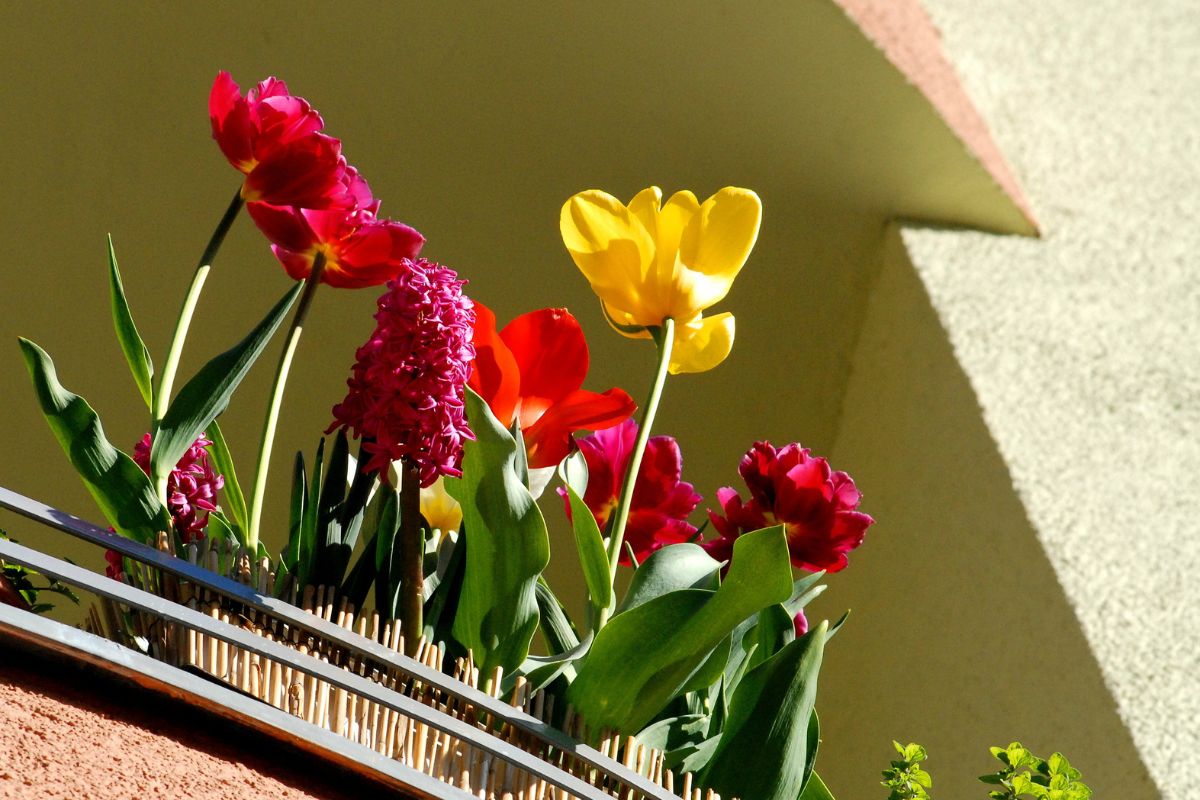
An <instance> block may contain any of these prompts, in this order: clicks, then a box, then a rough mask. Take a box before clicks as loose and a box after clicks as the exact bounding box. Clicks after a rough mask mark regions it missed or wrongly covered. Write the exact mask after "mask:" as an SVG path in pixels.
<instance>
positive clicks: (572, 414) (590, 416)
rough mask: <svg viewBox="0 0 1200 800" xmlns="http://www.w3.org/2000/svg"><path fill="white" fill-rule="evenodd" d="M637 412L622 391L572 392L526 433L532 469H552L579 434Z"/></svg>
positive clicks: (602, 426)
mask: <svg viewBox="0 0 1200 800" xmlns="http://www.w3.org/2000/svg"><path fill="white" fill-rule="evenodd" d="M477 346H478V345H477ZM636 410H637V404H636V403H634V402H633V398H632V397H630V396H629V395H628V394H626V393H625V392H624V391H622V390H620V389H616V388H614V389H609V390H608V391H607V392H604V393H603V394H597V393H596V392H589V391H586V390H583V389H580V390H578V391H575V392H571V393H570V394H569V395H567V396H566V397H565V398H563V399H561V400H559V401H557V402H555V403H554V405H552V406H550V407H549V408H548V409H547V410H546V412H545V413H544V414H542V415H541V417H540V418H539V419H538V420H537V421H536V422H534V423H533V425H531V426H530V427H529V428H526V429H525V431H524V433H525V448H526V453H527V454H528V457H529V466H530V468H532V469H537V468H539V467H552V466H554V465H555V464H557V463H559V462H560V461H562V460H563V459H564V458H566V457H567V455H568V454H569V453H570V452H571V434H572V433H574V432H575V431H578V430H584V429H586V430H591V431H598V430H603V429H605V428H611V427H612V426H614V425H618V424H620V423H622V422H624V421H625V420H627V419H628V418H629V417H630V415H631V414H633V412H634V411H636Z"/></svg>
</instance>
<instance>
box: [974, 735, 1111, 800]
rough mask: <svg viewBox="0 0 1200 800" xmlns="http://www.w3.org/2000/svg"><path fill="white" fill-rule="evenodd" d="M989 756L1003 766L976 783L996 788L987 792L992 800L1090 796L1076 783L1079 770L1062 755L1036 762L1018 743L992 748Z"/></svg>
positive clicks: (1075, 799) (1083, 798)
mask: <svg viewBox="0 0 1200 800" xmlns="http://www.w3.org/2000/svg"><path fill="white" fill-rule="evenodd" d="M991 753H992V755H993V756H994V757H995V758H996V760H997V761H999V762H1000V763H1001V764H1002V765H1003V766H1002V767H1001V768H1000V769H999V770H998V771H996V772H993V773H991V774H988V775H981V776H980V778H979V780H981V781H982V782H984V783H986V784H989V785H991V786H997V787H999V788H997V789H994V790H992V791H990V792H988V797H990V798H992V800H1026V799H1027V798H1045V799H1046V800H1087V799H1088V798H1089V797H1091V796H1092V790H1091V789H1090V788H1088V786H1087V784H1085V783H1083V782H1082V781H1081V780H1080V778H1081V777H1082V776H1081V775H1080V772H1079V770H1077V769H1075V768H1074V767H1072V766H1071V763H1070V762H1069V761H1067V757H1066V756H1064V755H1063V754H1062V753H1054V754H1053V755H1052V756H1050V758H1040V757H1038V756H1036V755H1034V754H1033V753H1032V752H1031V751H1029V750H1027V749H1026V748H1025V747H1022V746H1021V743H1020V742H1013V743H1012V744H1010V745H1009V746H1008V747H993V748H991Z"/></svg>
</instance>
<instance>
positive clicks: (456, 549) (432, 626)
mask: <svg viewBox="0 0 1200 800" xmlns="http://www.w3.org/2000/svg"><path fill="white" fill-rule="evenodd" d="M442 536H443V537H444V539H446V540H448V539H449V537H450V534H448V533H444V534H442ZM441 546H442V547H445V546H446V543H445V541H443V542H442V545H441ZM466 561H467V540H466V537H465V536H463V534H462V532H461V531H460V532H459V534H458V540H457V541H455V542H453V543H452V544H451V550H450V556H449V558H447V559H446V560H445V562H444V566H442V567H441V569H440V573H439V574H440V580H439V581H438V585H437V587H436V588H435V589H434V590H433V592H432V593H431V594H430V595H429V600H428V601H426V603H425V638H426V640H428V641H430V642H441V641H449V640H450V639H451V638H453V637H452V634H451V628H452V626H453V624H454V616H455V614H456V613H457V611H458V601H459V598H460V597H461V596H462V583H463V572H464V567H465V566H466Z"/></svg>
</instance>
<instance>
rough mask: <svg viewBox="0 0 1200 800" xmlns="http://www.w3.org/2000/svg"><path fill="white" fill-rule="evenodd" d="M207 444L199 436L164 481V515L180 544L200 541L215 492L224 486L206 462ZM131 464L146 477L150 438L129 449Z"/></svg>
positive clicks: (204, 437) (214, 498)
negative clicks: (166, 516)
mask: <svg viewBox="0 0 1200 800" xmlns="http://www.w3.org/2000/svg"><path fill="white" fill-rule="evenodd" d="M211 444H212V442H211V441H209V439H208V438H207V437H206V436H205V434H203V433H202V434H200V438H199V439H197V440H196V441H194V442H192V446H191V447H189V448H188V450H187V452H186V453H184V454H183V458H181V459H179V463H178V464H176V465H175V469H173V470H171V474H170V476H169V477H168V478H167V511H168V512H169V513H170V514H171V520H172V522H174V523H175V530H176V531H178V532H179V538H180V539H182V540H183V543H184V544H189V543H191V542H195V541H199V540H200V539H203V538H204V526H205V525H207V524H208V512H210V511H216V510H217V492H219V491H220V490H221V487H223V486H224V485H225V478H224V477H223V476H221V475H218V474H217V473H216V472H215V471H214V470H213V468H212V465H211V464H210V463H209V462H208V450H207V448H208V446H209V445H211ZM133 460H134V461H136V462H137V465H138V466H139V467H141V468H142V471H144V472H145V473H146V474H147V475H149V474H150V434H148V433H147V434H146V435H144V436H143V437H142V440H141V441H140V442H138V443H137V446H136V447H134V448H133Z"/></svg>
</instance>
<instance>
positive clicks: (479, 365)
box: [467, 300, 521, 427]
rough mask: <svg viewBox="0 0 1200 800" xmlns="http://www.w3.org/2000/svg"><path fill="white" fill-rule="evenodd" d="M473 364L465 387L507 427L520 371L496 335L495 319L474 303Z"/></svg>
mask: <svg viewBox="0 0 1200 800" xmlns="http://www.w3.org/2000/svg"><path fill="white" fill-rule="evenodd" d="M472 344H474V345H475V360H474V361H473V362H472V368H471V377H470V378H469V379H468V380H467V385H468V386H470V387H471V389H473V390H474V391H475V393H476V394H477V395H479V396H480V397H482V398H483V400H484V402H486V403H487V404H488V408H490V409H491V410H492V413H493V414H494V415H495V416H496V419H498V420H499V421H500V424H501V425H504V426H505V427H508V426H509V425H511V424H512V419H513V415H514V414H515V413H516V408H517V400H518V398H519V396H520V391H521V371H520V370H519V369H518V368H517V360H516V359H515V358H514V357H513V354H512V351H511V350H509V349H508V345H506V344H505V343H504V341H503V340H502V339H501V338H500V334H499V333H498V332H497V331H496V315H495V314H494V313H493V312H492V310H491V309H490V308H488V307H487V306H485V305H484V304H483V303H481V302H479V301H478V300H476V301H475V331H474V335H473V338H472Z"/></svg>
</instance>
